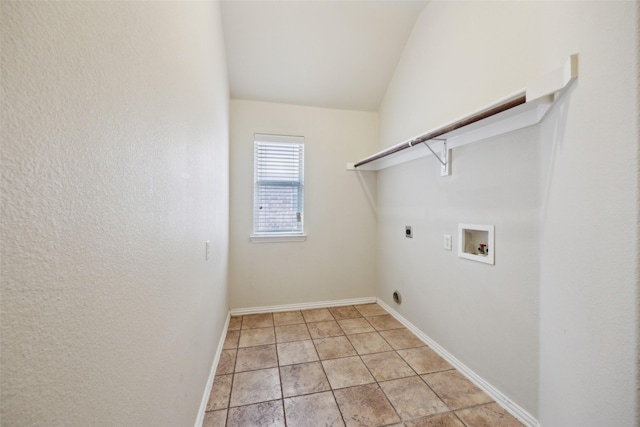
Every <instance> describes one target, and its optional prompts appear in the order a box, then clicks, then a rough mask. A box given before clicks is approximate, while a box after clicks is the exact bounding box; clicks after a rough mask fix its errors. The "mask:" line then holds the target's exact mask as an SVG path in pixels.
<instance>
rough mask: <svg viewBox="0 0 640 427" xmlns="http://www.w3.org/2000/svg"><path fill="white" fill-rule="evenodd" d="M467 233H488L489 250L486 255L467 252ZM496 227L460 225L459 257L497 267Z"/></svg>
mask: <svg viewBox="0 0 640 427" xmlns="http://www.w3.org/2000/svg"><path fill="white" fill-rule="evenodd" d="M466 231H486V232H487V250H488V251H489V253H488V254H486V255H481V254H477V255H476V254H473V253H470V252H466V248H467V237H466V236H467V234H466ZM495 245H496V239H495V226H493V225H479V224H458V256H459V257H460V258H465V259H470V260H471V261H478V262H483V263H485V264H491V265H495V263H496V262H495V259H496V258H495V254H496V251H495Z"/></svg>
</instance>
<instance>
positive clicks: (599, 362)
mask: <svg viewBox="0 0 640 427" xmlns="http://www.w3.org/2000/svg"><path fill="white" fill-rule="evenodd" d="M633 7H634V6H633V3H632V2H588V3H585V2H511V3H508V2H438V1H435V2H430V3H429V4H428V5H427V7H426V8H425V10H424V11H423V13H422V14H421V16H420V17H419V19H418V21H417V23H416V26H415V28H414V31H413V34H412V36H411V38H410V39H409V43H408V44H407V47H406V49H405V52H404V55H403V57H402V59H401V61H400V63H399V65H398V68H397V69H396V73H395V75H394V79H393V80H392V83H391V84H390V86H389V89H388V91H387V94H386V96H385V100H384V101H383V104H382V106H381V110H380V124H381V125H380V135H381V146H382V147H387V146H390V145H393V144H395V143H398V142H401V141H403V140H406V139H407V138H410V137H412V136H414V135H416V134H419V133H422V132H424V131H427V130H429V129H431V128H434V127H436V126H438V125H439V124H442V123H445V122H448V121H451V120H453V119H455V118H458V117H460V116H462V115H464V114H466V113H469V112H471V111H474V110H476V109H478V108H480V107H482V106H484V105H486V104H489V103H491V102H493V101H496V100H498V99H500V98H501V97H504V96H505V95H508V94H509V93H512V92H514V91H516V90H518V89H519V88H522V87H524V86H525V85H526V84H527V82H529V81H531V80H532V79H534V78H536V77H539V76H542V75H544V73H546V72H549V71H551V70H553V69H555V68H558V67H559V66H560V65H562V64H563V62H564V61H565V60H566V58H567V57H568V55H569V54H571V53H573V52H576V51H577V52H579V53H580V77H579V80H578V82H577V83H576V84H575V85H574V87H573V88H572V89H571V90H570V91H569V93H568V94H567V96H566V97H565V98H564V99H563V100H562V102H561V103H560V105H558V106H557V107H556V108H555V109H554V110H553V111H552V113H551V115H550V116H549V117H548V118H547V121H546V122H545V124H543V125H542V126H537V127H533V128H528V129H523V130H520V131H517V132H513V133H511V134H507V135H503V136H500V137H496V138H492V139H489V140H485V141H483V142H479V143H476V144H474V145H469V146H464V147H460V148H457V149H454V150H453V175H452V176H450V177H444V178H441V177H439V176H438V175H439V173H438V169H439V168H438V164H437V162H436V161H435V159H433V158H432V157H427V158H423V159H418V160H416V161H414V162H411V163H408V164H404V165H400V166H396V167H392V168H389V169H386V170H384V171H382V172H379V176H378V189H379V192H378V210H379V216H378V223H379V241H378V248H379V249H378V265H379V273H380V278H379V296H380V297H382V298H383V299H384V300H385V301H387V302H389V303H391V292H392V291H393V290H394V289H399V290H400V291H401V292H402V293H403V296H404V302H403V304H402V305H401V306H399V307H398V311H399V312H400V313H401V314H403V315H404V316H405V317H407V318H408V319H409V320H410V321H412V322H413V323H414V324H416V325H417V326H418V327H420V328H421V329H422V330H424V331H425V332H426V333H427V335H429V336H431V337H432V338H433V339H435V340H436V341H437V342H438V343H440V344H441V345H443V346H444V347H445V348H446V349H447V350H448V351H449V352H450V353H452V354H453V355H454V356H455V357H457V358H458V359H459V360H461V361H462V362H463V363H465V364H466V365H468V366H469V367H470V368H472V369H473V370H474V371H475V372H476V373H478V374H480V375H481V376H482V377H483V378H484V379H485V380H487V381H488V382H489V383H491V384H493V385H494V386H496V387H497V388H498V389H499V390H501V391H502V392H503V393H504V394H506V395H507V396H508V397H509V398H511V399H512V400H513V401H514V402H516V403H517V404H518V405H520V406H521V407H522V408H524V409H525V410H526V411H528V412H529V413H531V414H532V415H533V416H535V417H537V418H538V419H539V420H540V421H541V423H542V425H544V426H574V425H575V426H587V425H633V424H634V417H635V416H636V414H637V411H638V409H637V400H638V392H637V389H636V386H637V383H636V378H637V374H636V363H637V353H636V351H637V343H638V338H637V337H638V330H637V325H636V322H637V314H638V299H637V288H636V286H637V273H636V260H637V256H638V252H637V248H638V240H637V237H638V229H637V219H638V204H637V200H638V199H637V196H638V188H637V182H638V181H637V180H638V172H637V161H638V158H637V142H638V141H637V122H636V120H637V114H638V110H637V98H636V94H637V91H636V90H635V85H637V81H634V78H635V76H636V74H634V73H635V71H634V70H633V67H632V66H633V61H634V55H636V54H637V53H636V52H637V49H638V46H637V42H636V44H635V45H634V44H633V33H634V27H633V26H634V22H635V21H634V19H635V18H633ZM614 147H615V149H614ZM460 222H469V223H480V224H494V225H495V226H496V231H495V232H496V237H495V238H496V248H495V249H496V265H495V266H493V267H492V266H488V265H483V264H479V263H473V262H472V261H467V260H463V259H459V258H458V257H457V256H456V254H455V250H456V248H457V243H458V242H457V236H456V230H457V224H458V223H460ZM405 224H406V225H414V232H415V237H414V239H413V240H409V239H405V238H404V237H402V233H403V226H404V225H405ZM443 234H452V235H454V251H453V252H446V251H443V250H442V235H443ZM592 244H593V247H594V248H595V250H591V249H590V248H591V247H592Z"/></svg>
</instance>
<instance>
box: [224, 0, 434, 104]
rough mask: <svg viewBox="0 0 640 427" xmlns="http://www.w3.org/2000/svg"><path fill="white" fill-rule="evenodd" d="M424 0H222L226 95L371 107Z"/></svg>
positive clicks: (383, 90)
mask: <svg viewBox="0 0 640 427" xmlns="http://www.w3.org/2000/svg"><path fill="white" fill-rule="evenodd" d="M427 1H428V0H391V1H372V0H350V1H347V0H318V1H314V0H261V1H260V0H255V1H247V0H226V1H223V2H222V22H223V27H224V37H225V44H226V49H227V61H228V68H229V83H230V86H231V97H232V98H236V99H252V100H261V101H272V102H283V103H289V104H300V105H311V106H318V107H327V108H339V109H349V110H364V111H376V110H377V109H378V106H379V105H380V102H381V101H382V98H383V96H384V93H385V91H386V89H387V86H388V84H389V81H390V80H391V77H392V76H393V72H394V70H395V67H396V64H397V63H398V60H399V59H400V55H401V54H402V50H403V49H404V46H405V43H406V41H407V38H408V37H409V34H410V33H411V30H412V28H413V25H414V23H415V20H416V18H417V16H418V14H419V13H420V11H421V10H422V9H423V8H424V6H425V4H426V3H427Z"/></svg>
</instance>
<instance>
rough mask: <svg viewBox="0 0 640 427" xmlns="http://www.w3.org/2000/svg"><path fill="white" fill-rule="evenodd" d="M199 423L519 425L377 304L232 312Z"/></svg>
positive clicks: (411, 426) (208, 425)
mask: <svg viewBox="0 0 640 427" xmlns="http://www.w3.org/2000/svg"><path fill="white" fill-rule="evenodd" d="M206 410H207V412H206V414H205V420H204V423H203V426H205V427H214V426H216V427H217V426H242V427H248V426H289V427H295V426H309V427H315V426H367V427H373V426H407V427H426V426H431V427H434V426H439V427H465V426H466V427H472V426H473V427H484V426H486V427H511V426H522V424H521V423H520V422H518V421H517V420H516V419H515V418H514V417H513V416H511V415H510V414H509V413H508V412H506V411H505V410H504V409H502V408H501V407H500V406H499V405H498V404H496V403H495V402H494V401H492V400H491V398H490V397H489V396H488V395H486V394H485V393H484V392H482V391H481V390H480V389H478V388H477V387H476V386H474V385H473V384H472V383H471V382H470V381H469V380H467V379H466V378H465V377H464V376H463V375H461V374H460V373H459V372H458V371H457V370H456V369H454V368H453V367H452V366H451V365H449V364H448V363H447V362H446V361H445V360H444V359H442V358H441V357H440V356H438V355H437V354H436V353H435V352H434V351H433V350H431V349H430V348H429V347H427V346H426V345H425V344H424V343H423V342H422V341H421V340H419V339H418V338H417V337H416V336H415V335H413V334H412V333H411V332H410V331H409V330H408V329H406V328H405V327H404V326H403V325H402V324H401V323H399V322H398V321H397V320H395V319H394V318H393V317H392V316H391V315H389V314H388V313H387V312H386V311H385V310H384V309H383V308H382V307H380V306H379V305H377V304H363V305H356V306H345V307H331V308H328V309H327V308H322V309H314V310H303V311H290V312H284V313H266V314H253V315H248V316H239V317H232V318H231V322H230V324H229V331H228V333H227V337H226V340H225V343H224V349H223V351H222V355H221V357H220V362H219V364H218V368H217V371H216V376H215V380H214V383H213V389H212V391H211V396H210V398H209V402H208V404H207V409H206Z"/></svg>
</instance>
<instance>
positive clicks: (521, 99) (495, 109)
mask: <svg viewBox="0 0 640 427" xmlns="http://www.w3.org/2000/svg"><path fill="white" fill-rule="evenodd" d="M526 101H527V97H526V94H525V93H524V92H522V93H520V94H518V95H516V97H515V98H511V99H509V100H507V101H504V102H501V103H499V104H496V105H494V106H492V107H489V108H487V109H485V110H482V111H480V112H478V113H475V114H472V115H470V116H467V117H465V118H463V119H460V120H458V121H456V122H453V123H450V124H448V125H445V126H443V127H441V128H438V129H436V130H433V131H431V132H429V133H426V134H424V135H421V136H418V137H416V138H414V139H412V140H410V141H407V142H405V143H403V144H400V145H396V146H393V147H391V148H389V149H387V150H384V151H381V152H379V153H376V154H374V155H372V156H369V157H367V158H365V159H362V160H360V161H359V162H358V163H356V164H355V165H353V166H354V167H356V168H357V167H358V166H362V165H366V164H367V163H371V162H373V161H376V160H378V159H381V158H383V157H387V156H389V155H391V154H393V153H397V152H398V151H402V150H405V149H407V148H411V147H413V146H414V145H416V144H421V143H423V142H426V141H429V140H431V139H434V138H437V137H439V136H442V135H444V134H445V133H449V132H452V131H454V130H456V129H460V128H461V127H464V126H467V125H470V124H472V123H475V122H478V121H480V120H483V119H486V118H487V117H491V116H493V115H496V114H498V113H502V112H503V111H506V110H509V109H511V108H514V107H517V106H518V105H521V104H524V103H525V102H526Z"/></svg>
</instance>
